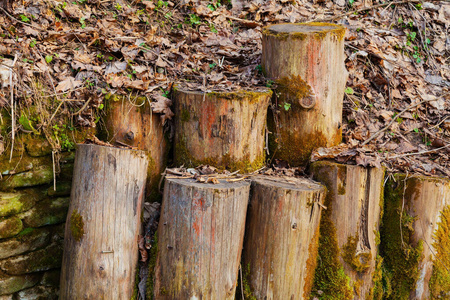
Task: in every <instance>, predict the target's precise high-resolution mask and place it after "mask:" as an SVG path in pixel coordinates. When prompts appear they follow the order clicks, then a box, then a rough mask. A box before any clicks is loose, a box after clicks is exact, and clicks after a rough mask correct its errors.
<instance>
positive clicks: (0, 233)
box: [0, 216, 23, 239]
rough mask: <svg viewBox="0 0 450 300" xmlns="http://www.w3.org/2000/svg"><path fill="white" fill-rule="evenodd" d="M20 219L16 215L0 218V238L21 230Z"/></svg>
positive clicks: (10, 235)
mask: <svg viewBox="0 0 450 300" xmlns="http://www.w3.org/2000/svg"><path fill="white" fill-rule="evenodd" d="M22 227H23V226H22V221H21V220H20V219H19V218H18V217H16V216H13V217H9V218H3V219H2V218H0V239H5V238H9V237H12V236H14V235H16V234H18V233H19V232H20V231H21V230H22Z"/></svg>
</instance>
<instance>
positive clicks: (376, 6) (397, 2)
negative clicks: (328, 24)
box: [313, 0, 440, 21]
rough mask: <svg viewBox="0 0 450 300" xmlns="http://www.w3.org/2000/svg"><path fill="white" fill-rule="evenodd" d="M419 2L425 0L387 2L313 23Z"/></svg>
mask: <svg viewBox="0 0 450 300" xmlns="http://www.w3.org/2000/svg"><path fill="white" fill-rule="evenodd" d="M430 1H431V2H433V1H440V0H430ZM419 2H423V0H404V1H394V2H385V3H382V4H377V5H373V6H369V7H363V8H360V9H356V10H352V11H348V12H346V13H343V14H340V15H337V16H333V17H329V18H325V19H315V20H313V21H332V20H335V19H339V18H342V17H345V16H348V15H352V14H354V13H359V12H362V11H366V10H372V9H375V8H379V7H383V6H390V5H396V4H405V3H419Z"/></svg>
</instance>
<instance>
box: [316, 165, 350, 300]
mask: <svg viewBox="0 0 450 300" xmlns="http://www.w3.org/2000/svg"><path fill="white" fill-rule="evenodd" d="M324 164H325V165H327V164H328V165H330V164H329V163H327V162H319V163H314V164H313V165H312V173H313V174H314V179H315V180H317V181H319V182H321V183H323V184H324V185H325V186H326V187H327V189H328V191H333V190H334V183H333V182H331V181H330V180H329V178H330V177H329V175H328V172H331V171H333V172H338V170H337V169H336V167H335V164H334V165H331V166H332V168H331V169H329V168H321V166H322V165H324ZM333 166H334V168H333ZM334 200H335V199H334V195H333V193H332V192H328V193H327V195H326V197H325V203H324V205H325V206H326V207H327V209H326V210H323V211H322V217H321V220H320V237H319V253H318V258H317V267H316V272H315V274H314V284H313V288H312V293H311V295H312V296H314V297H317V298H318V299H327V300H328V299H330V300H331V299H353V288H352V286H351V281H350V278H349V277H348V276H347V275H346V274H345V273H344V268H343V266H342V264H341V263H340V260H339V255H340V250H339V246H338V242H337V235H336V227H335V225H334V223H333V221H332V220H331V212H332V208H333V201H334ZM318 291H322V293H320V292H318Z"/></svg>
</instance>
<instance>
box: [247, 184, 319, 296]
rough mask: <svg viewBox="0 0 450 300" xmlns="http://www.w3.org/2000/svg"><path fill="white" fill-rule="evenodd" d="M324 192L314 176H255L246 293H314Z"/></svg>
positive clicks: (248, 235)
mask: <svg viewBox="0 0 450 300" xmlns="http://www.w3.org/2000/svg"><path fill="white" fill-rule="evenodd" d="M324 196H325V188H324V187H323V186H321V185H320V184H318V183H316V182H314V181H312V180H309V179H300V178H288V177H287V178H285V179H283V178H280V177H272V176H258V177H254V178H253V180H252V196H251V199H250V204H249V210H248V214H247V225H246V233H245V242H244V250H243V251H244V252H243V254H242V267H243V282H244V283H245V285H248V286H244V294H245V297H246V298H247V299H254V298H252V297H256V299H261V300H263V299H273V300H275V299H309V297H308V296H309V292H310V289H311V286H312V282H313V277H314V268H315V265H316V259H317V246H318V245H317V243H318V237H319V223H320V211H321V210H322V206H321V205H320V204H321V203H322V202H323V200H324Z"/></svg>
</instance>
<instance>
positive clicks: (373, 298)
mask: <svg viewBox="0 0 450 300" xmlns="http://www.w3.org/2000/svg"><path fill="white" fill-rule="evenodd" d="M372 282H373V286H372V288H371V289H370V290H369V291H368V292H367V294H366V297H365V299H366V300H381V299H382V298H383V295H384V296H385V297H388V296H389V295H390V294H391V292H392V290H391V289H390V288H389V287H386V288H385V286H384V284H383V258H382V257H381V256H379V255H377V258H376V259H375V270H374V272H373V276H372Z"/></svg>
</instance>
